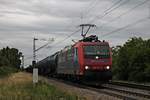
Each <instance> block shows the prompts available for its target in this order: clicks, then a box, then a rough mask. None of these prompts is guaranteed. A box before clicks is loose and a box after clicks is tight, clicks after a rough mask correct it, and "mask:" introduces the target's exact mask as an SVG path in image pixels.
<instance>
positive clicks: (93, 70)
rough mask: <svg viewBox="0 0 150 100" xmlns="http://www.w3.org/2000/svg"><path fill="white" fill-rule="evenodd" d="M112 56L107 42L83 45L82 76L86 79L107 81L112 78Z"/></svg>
mask: <svg viewBox="0 0 150 100" xmlns="http://www.w3.org/2000/svg"><path fill="white" fill-rule="evenodd" d="M111 67H112V56H111V50H110V47H109V44H108V43H107V42H95V43H94V42H93V43H85V44H84V45H83V66H82V69H83V70H84V77H85V79H88V80H97V81H108V80H111V78H112V73H111Z"/></svg>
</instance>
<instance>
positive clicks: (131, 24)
mask: <svg viewBox="0 0 150 100" xmlns="http://www.w3.org/2000/svg"><path fill="white" fill-rule="evenodd" d="M148 19H149V17H146V18H143V19H140V20H137V21H135V22H133V23H130V24H128V25H126V26H124V27H121V28H118V29H116V30H113V31H111V32H108V33H105V34H104V35H101V36H102V37H105V36H108V35H112V34H115V33H116V32H119V31H121V30H124V29H126V28H128V27H132V26H134V25H136V24H138V23H141V22H144V21H147V20H148Z"/></svg>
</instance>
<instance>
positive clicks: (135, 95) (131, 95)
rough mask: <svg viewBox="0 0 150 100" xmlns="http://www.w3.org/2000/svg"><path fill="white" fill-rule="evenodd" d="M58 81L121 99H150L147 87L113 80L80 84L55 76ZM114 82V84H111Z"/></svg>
mask: <svg viewBox="0 0 150 100" xmlns="http://www.w3.org/2000/svg"><path fill="white" fill-rule="evenodd" d="M53 79H54V80H56V81H59V82H63V83H65V84H68V85H72V86H75V87H79V88H83V89H88V90H91V91H95V92H98V93H101V94H106V95H110V96H113V97H117V98H119V99H123V100H150V91H149V90H147V89H145V88H141V87H140V88H138V87H135V86H131V85H130V86H128V85H124V86H123V84H122V85H118V84H119V83H118V84H114V83H112V82H110V83H108V84H102V85H101V86H93V85H92V86H90V85H85V84H79V83H75V82H71V81H66V80H63V79H61V80H60V79H56V78H53ZM111 83H112V84H111ZM143 87H144V86H143Z"/></svg>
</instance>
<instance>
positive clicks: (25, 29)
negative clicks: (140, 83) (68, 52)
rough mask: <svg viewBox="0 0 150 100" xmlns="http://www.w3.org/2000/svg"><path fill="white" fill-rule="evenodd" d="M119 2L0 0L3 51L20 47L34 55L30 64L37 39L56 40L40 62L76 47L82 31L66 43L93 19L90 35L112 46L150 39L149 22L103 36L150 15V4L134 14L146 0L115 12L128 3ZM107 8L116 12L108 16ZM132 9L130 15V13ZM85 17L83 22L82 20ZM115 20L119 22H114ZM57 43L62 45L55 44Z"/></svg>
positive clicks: (110, 0) (135, 0) (132, 2)
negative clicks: (127, 41)
mask: <svg viewBox="0 0 150 100" xmlns="http://www.w3.org/2000/svg"><path fill="white" fill-rule="evenodd" d="M118 1H119V0H0V48H2V47H5V46H7V45H8V46H11V47H16V48H18V49H19V50H20V51H22V52H23V54H24V55H25V57H27V58H28V57H29V56H31V57H30V59H29V60H28V61H27V64H28V63H30V62H31V60H32V45H33V43H32V41H33V37H37V38H46V39H47V38H55V42H53V43H51V44H49V46H52V45H53V47H51V48H44V49H43V50H41V51H39V52H38V59H39V60H40V59H42V58H44V57H45V56H48V55H50V54H52V53H54V52H56V51H58V50H60V49H61V48H63V47H64V46H65V45H69V44H72V43H73V42H72V39H74V40H76V41H77V40H79V39H80V38H81V36H80V32H78V33H75V34H74V35H73V36H71V37H70V38H69V39H67V40H65V41H62V40H64V38H66V37H67V36H68V35H70V34H72V33H73V32H75V31H76V30H78V29H79V27H78V25H79V24H81V23H89V22H90V21H91V20H93V19H95V21H94V22H92V23H93V24H96V25H97V28H96V29H95V30H91V31H90V33H89V35H90V34H97V35H98V36H99V37H100V39H101V40H107V41H109V42H110V45H111V46H115V45H118V44H123V43H124V42H125V41H126V40H127V39H129V38H130V37H131V36H140V37H143V38H144V39H148V38H149V37H150V29H149V26H150V23H149V20H147V21H146V22H141V23H139V24H137V25H133V26H132V27H128V28H126V29H123V30H120V31H117V32H116V33H112V34H110V35H108V36H105V37H102V36H103V35H104V34H107V33H109V32H111V31H114V30H117V29H118V28H121V27H124V26H126V25H128V24H131V23H134V22H135V21H138V20H140V19H142V18H145V17H147V16H149V11H150V9H149V4H150V2H147V3H145V4H143V5H141V6H139V7H137V8H136V9H134V10H133V11H130V9H131V8H133V7H135V6H136V5H138V4H140V3H142V2H144V1H143V0H129V1H128V2H127V3H125V4H123V5H122V6H120V7H118V8H116V9H115V7H117V6H119V5H120V4H121V3H123V2H125V1H126V0H122V1H121V2H120V3H118V4H117V5H115V6H112V5H114V4H115V3H116V2H118ZM110 7H111V8H110ZM109 8H110V9H109ZM106 9H109V10H108V11H111V10H112V11H111V12H110V13H108V14H107V15H106V16H104V14H105V13H104V11H106ZM128 10H129V12H127V11H128ZM125 12H127V13H126V14H125V15H123V16H121V17H120V18H117V17H118V16H119V15H121V14H123V13H125ZM102 16H104V17H102ZM82 17H83V19H81V18H82ZM115 18H116V20H115V21H113V22H111V20H113V19H115ZM58 41H60V43H58ZM45 43H46V42H45V41H37V42H36V46H37V48H38V47H40V46H42V45H44V44H45ZM55 43H58V44H57V45H55ZM54 45H55V46H54ZM39 55H40V56H39ZM42 55H43V56H42Z"/></svg>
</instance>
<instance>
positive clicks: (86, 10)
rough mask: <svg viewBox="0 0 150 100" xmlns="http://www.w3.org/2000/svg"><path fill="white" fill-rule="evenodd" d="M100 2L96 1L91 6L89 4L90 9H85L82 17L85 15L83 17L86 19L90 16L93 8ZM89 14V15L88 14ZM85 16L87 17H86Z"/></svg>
mask: <svg viewBox="0 0 150 100" xmlns="http://www.w3.org/2000/svg"><path fill="white" fill-rule="evenodd" d="M98 1H99V0H94V1H93V2H91V3H90V4H89V6H88V7H89V8H88V7H87V8H85V11H82V15H83V17H86V16H87V15H88V14H90V10H92V9H93V8H95V6H96V5H97V4H98V3H97V2H98ZM86 13H87V14H86ZM84 14H85V15H84Z"/></svg>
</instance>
